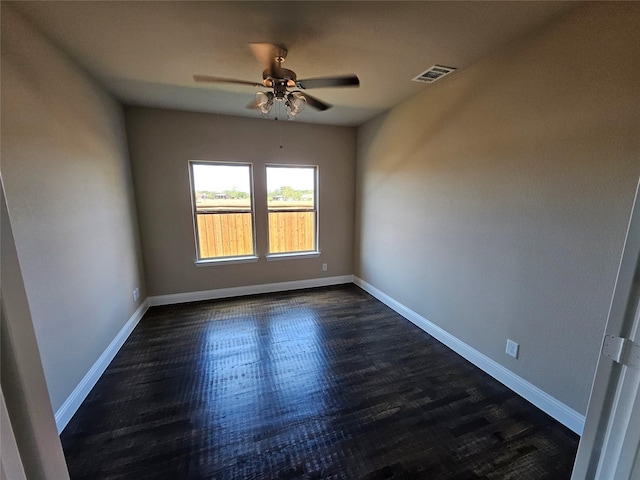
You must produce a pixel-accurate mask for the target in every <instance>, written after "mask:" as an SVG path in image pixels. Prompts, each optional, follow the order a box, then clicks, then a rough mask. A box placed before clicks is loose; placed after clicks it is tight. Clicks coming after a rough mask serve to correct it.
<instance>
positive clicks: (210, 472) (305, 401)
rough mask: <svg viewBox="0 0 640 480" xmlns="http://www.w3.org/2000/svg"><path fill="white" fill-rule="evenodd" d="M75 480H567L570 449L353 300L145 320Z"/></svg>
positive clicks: (531, 414)
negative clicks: (310, 479) (415, 479)
mask: <svg viewBox="0 0 640 480" xmlns="http://www.w3.org/2000/svg"><path fill="white" fill-rule="evenodd" d="M61 439H62V443H63V448H64V452H65V456H66V459H67V464H68V466H69V471H70V474H71V478H72V479H78V480H80V479H91V480H96V479H136V480H141V479H165V478H166V479H178V478H179V479H293V478H323V479H324V478H331V479H372V480H373V479H387V478H393V479H402V478H424V479H435V480H437V479H447V480H453V479H514V480H515V479H517V480H528V479H549V480H551V479H553V480H562V479H568V478H569V477H570V474H571V468H572V465H573V461H574V457H575V453H576V449H577V444H578V436H577V435H575V434H573V433H572V432H571V431H569V430H568V429H566V428H565V427H563V426H562V425H560V424H559V423H557V422H556V421H554V420H553V419H551V418H550V417H548V416H547V415H546V414H544V413H543V412H541V411H540V410H538V409H537V408H536V407H534V406H533V405H531V404H529V403H528V402H527V401H525V400H523V399H522V398H520V397H519V396H517V395H516V394H514V393H513V392H511V391H510V390H508V389H507V388H506V387H504V386H503V385H502V384H500V383H498V382H496V381H495V380H494V379H493V378H491V377H490V376H488V375H486V374H485V373H483V372H481V371H480V370H478V369H477V368H475V367H474V366H473V365H471V364H470V363H468V362H467V361H466V360H464V359H463V358H462V357H460V356H459V355H457V354H456V353H454V352H452V351H451V350H449V349H448V348H447V347H445V346H444V345H442V344H441V343H439V342H438V341H436V340H435V339H433V338H432V337H430V336H429V335H427V334H426V333H424V332H423V331H422V330H420V329H418V328H417V327H415V326H414V325H412V324H411V323H410V322H408V321H407V320H405V319H403V318H402V317H400V316H399V315H398V314H396V313H395V312H393V311H392V310H390V309H389V308H388V307H386V306H385V305H384V304H382V303H380V302H379V301H377V300H376V299H374V298H373V297H371V296H370V295H368V294H367V293H365V292H364V291H362V290H361V289H359V288H358V287H356V286H354V285H344V286H337V287H326V288H319V289H310V290H303V291H295V292H286V293H275V294H268V295H257V296H251V297H241V298H233V299H225V300H215V301H207V302H195V303H189V304H181V305H170V306H163V307H152V308H151V309H149V311H148V312H147V314H146V315H145V317H144V318H143V319H142V320H141V321H140V323H139V325H138V326H137V328H136V329H135V330H134V332H133V333H132V334H131V336H130V337H129V339H128V340H127V342H126V343H125V345H124V346H123V347H122V349H121V350H120V352H119V353H118V354H117V355H116V357H115V358H114V360H113V362H112V363H111V365H110V366H109V367H108V368H107V370H106V371H105V373H104V375H103V376H102V377H101V378H100V380H99V381H98V383H97V384H96V386H95V387H94V389H93V390H92V391H91V393H90V394H89V396H88V397H87V399H86V400H85V402H84V403H83V404H82V406H81V407H80V409H79V410H78V412H77V413H76V415H75V416H74V417H73V418H72V420H71V421H70V422H69V424H68V426H67V427H66V428H65V430H64V431H63V432H62V435H61Z"/></svg>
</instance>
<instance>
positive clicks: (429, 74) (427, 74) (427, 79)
mask: <svg viewBox="0 0 640 480" xmlns="http://www.w3.org/2000/svg"><path fill="white" fill-rule="evenodd" d="M455 71H456V69H455V68H453V67H443V66H442V65H433V66H431V67H429V68H428V69H427V70H425V71H424V72H422V73H421V74H420V75H418V76H417V77H416V78H414V79H413V81H414V82H423V83H433V82H435V81H436V80H438V79H439V78H442V77H444V76H445V75H448V74H450V73H451V72H455Z"/></svg>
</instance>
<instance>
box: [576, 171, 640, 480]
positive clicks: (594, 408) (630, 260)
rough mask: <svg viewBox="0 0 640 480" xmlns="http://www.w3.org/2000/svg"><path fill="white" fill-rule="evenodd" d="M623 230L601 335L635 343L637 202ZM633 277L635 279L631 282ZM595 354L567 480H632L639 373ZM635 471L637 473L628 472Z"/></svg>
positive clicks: (639, 248) (639, 286) (638, 315)
mask: <svg viewBox="0 0 640 480" xmlns="http://www.w3.org/2000/svg"><path fill="white" fill-rule="evenodd" d="M638 189H640V184H639V185H638V188H637V189H636V196H635V200H634V203H633V209H632V212H631V218H630V220H629V225H628V228H627V237H626V239H625V244H624V249H623V253H622V258H621V259H620V265H619V267H618V277H617V279H616V284H615V288H614V293H613V297H612V299H611V305H610V308H609V316H608V319H607V326H606V329H605V332H604V333H605V335H608V336H611V337H620V338H626V339H629V340H628V341H626V342H625V343H624V346H625V349H626V350H627V351H633V350H630V348H629V347H632V346H633V344H634V343H635V344H638V343H640V333H639V330H640V308H639V307H640V263H639V258H640V199H639V198H638V191H639V190H638ZM634 279H635V281H634ZM625 357H626V355H623V358H622V363H617V362H616V361H614V360H612V359H611V358H608V357H606V356H604V355H600V358H599V360H598V366H597V368H596V374H595V377H594V380H593V386H592V388H591V397H590V399H589V406H588V408H587V416H586V419H585V426H584V432H583V434H582V438H581V440H580V445H579V447H578V453H577V456H576V461H575V464H574V469H573V475H572V476H571V480H631V479H632V478H633V477H632V474H636V473H637V472H638V470H639V469H640V466H639V465H638V464H637V461H640V459H638V454H639V450H638V447H639V445H640V396H639V395H638V392H639V385H640V369H638V368H636V367H634V366H627V365H625V364H624V363H625V361H626V360H625ZM633 472H636V473H633Z"/></svg>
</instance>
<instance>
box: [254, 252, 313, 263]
mask: <svg viewBox="0 0 640 480" xmlns="http://www.w3.org/2000/svg"><path fill="white" fill-rule="evenodd" d="M319 256H320V252H295V253H272V254H271V255H267V262H274V261H278V260H294V259H300V258H318V257H319Z"/></svg>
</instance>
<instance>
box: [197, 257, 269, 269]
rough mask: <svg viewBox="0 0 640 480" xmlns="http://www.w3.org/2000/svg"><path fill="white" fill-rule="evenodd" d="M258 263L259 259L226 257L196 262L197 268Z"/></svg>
mask: <svg viewBox="0 0 640 480" xmlns="http://www.w3.org/2000/svg"><path fill="white" fill-rule="evenodd" d="M257 261H258V257H255V256H250V257H225V258H208V259H206V260H196V262H195V264H196V267H213V266H215V265H229V264H232V263H254V262H257Z"/></svg>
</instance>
